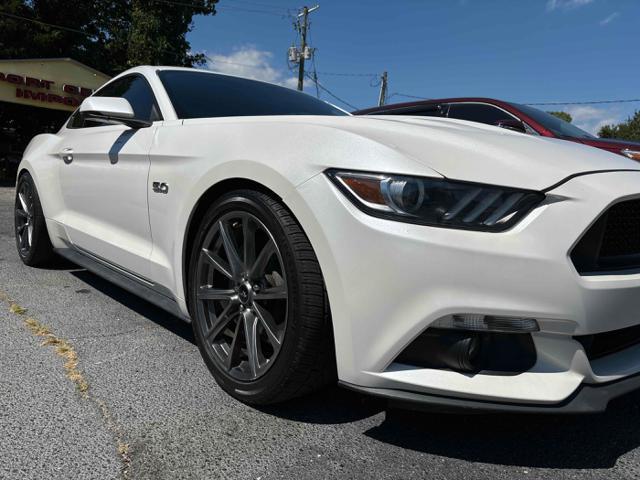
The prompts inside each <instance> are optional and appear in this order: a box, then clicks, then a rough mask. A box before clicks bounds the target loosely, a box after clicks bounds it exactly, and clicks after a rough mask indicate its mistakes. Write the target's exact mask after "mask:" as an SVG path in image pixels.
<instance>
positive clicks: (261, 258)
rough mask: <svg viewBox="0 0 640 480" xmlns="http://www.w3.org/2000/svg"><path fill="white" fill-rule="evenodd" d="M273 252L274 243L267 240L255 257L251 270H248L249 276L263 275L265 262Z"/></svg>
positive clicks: (274, 250)
mask: <svg viewBox="0 0 640 480" xmlns="http://www.w3.org/2000/svg"><path fill="white" fill-rule="evenodd" d="M275 253H276V244H275V243H274V242H273V240H269V241H268V242H267V244H266V245H265V246H264V247H263V248H262V251H261V252H260V254H259V255H258V258H256V261H255V262H254V263H253V265H252V267H251V271H250V272H249V277H250V278H260V277H263V276H264V274H265V269H266V268H267V263H268V262H269V260H270V259H271V257H272V256H273V255H274V254H275Z"/></svg>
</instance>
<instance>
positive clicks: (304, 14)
mask: <svg viewBox="0 0 640 480" xmlns="http://www.w3.org/2000/svg"><path fill="white" fill-rule="evenodd" d="M319 8H320V5H316V6H315V7H311V8H309V7H303V8H302V11H301V12H300V13H299V14H298V30H299V31H300V38H301V43H300V50H299V62H298V90H300V91H302V89H303V87H304V61H305V59H308V58H311V55H312V53H311V51H310V50H309V47H308V45H307V30H308V29H309V14H310V13H311V12H314V11H316V10H317V9H319Z"/></svg>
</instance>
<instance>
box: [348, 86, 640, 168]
mask: <svg viewBox="0 0 640 480" xmlns="http://www.w3.org/2000/svg"><path fill="white" fill-rule="evenodd" d="M353 114H354V115H417V116H427V117H447V118H458V119H461V120H469V121H472V122H480V123H486V124H489V125H496V126H499V127H503V128H508V129H510V130H516V131H519V132H522V133H529V134H533V135H542V136H544V137H554V138H561V139H563V140H570V141H572V142H579V143H584V144H586V145H591V146H592V147H596V148H601V149H603V150H607V151H609V152H613V153H618V154H620V155H625V156H627V157H629V158H632V159H634V160H640V143H638V142H631V141H627V140H616V139H610V138H598V137H595V136H593V135H591V134H590V133H587V132H585V131H584V130H581V129H580V128H578V127H576V126H575V125H572V124H571V123H569V122H565V121H564V120H562V119H560V118H558V117H556V116H554V115H551V114H549V113H547V112H543V111H542V110H539V109H537V108H534V107H531V106H529V105H520V104H517V103H511V102H504V101H502V100H494V99H492V98H443V99H438V100H422V101H419V102H408V103H396V104H392V105H383V106H380V107H373V108H367V109H365V110H358V111H355V112H353Z"/></svg>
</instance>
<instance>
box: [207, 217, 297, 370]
mask: <svg viewBox="0 0 640 480" xmlns="http://www.w3.org/2000/svg"><path fill="white" fill-rule="evenodd" d="M195 288H196V289H197V292H196V299H197V314H198V315H199V317H200V320H201V322H199V325H200V327H199V328H201V329H202V338H203V339H204V342H205V344H206V347H207V348H208V349H211V350H212V352H213V355H212V358H213V360H214V361H215V362H216V364H217V365H218V367H219V368H220V369H222V371H224V372H226V373H227V374H228V375H230V376H231V377H232V378H234V379H236V380H240V381H253V380H256V379H257V378H259V377H261V376H262V375H264V374H265V373H266V371H267V370H268V369H269V368H270V367H271V366H272V365H273V362H274V361H275V359H276V358H277V356H278V354H279V353H280V350H281V347H282V343H283V340H284V333H285V329H286V323H287V313H288V298H289V291H288V288H287V278H286V273H285V269H284V264H283V261H282V255H281V253H280V250H279V248H278V246H277V245H276V242H275V240H274V238H273V235H272V234H271V232H270V231H269V230H268V228H267V227H266V226H265V225H264V224H263V223H262V222H261V221H260V220H259V219H258V218H257V217H256V216H255V215H253V214H251V213H249V212H245V211H232V212H229V213H226V214H224V215H223V216H221V217H220V218H218V219H217V220H216V221H215V223H213V224H212V226H211V227H210V228H209V231H208V232H207V234H206V235H205V237H204V241H203V243H202V247H201V251H200V252H199V256H198V263H197V270H196V285H195Z"/></svg>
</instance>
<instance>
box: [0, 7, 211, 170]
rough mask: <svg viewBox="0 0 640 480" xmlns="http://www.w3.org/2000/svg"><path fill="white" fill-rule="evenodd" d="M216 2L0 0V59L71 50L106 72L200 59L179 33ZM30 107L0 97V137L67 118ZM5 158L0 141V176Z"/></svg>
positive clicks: (24, 135)
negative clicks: (1, 99) (2, 100)
mask: <svg viewBox="0 0 640 480" xmlns="http://www.w3.org/2000/svg"><path fill="white" fill-rule="evenodd" d="M216 3H218V0H3V2H2V6H1V7H0V58H56V57H71V58H73V59H75V60H78V61H79V62H82V63H85V64H87V65H89V66H91V67H93V68H95V69H97V70H100V71H102V72H104V73H106V74H108V75H116V74H118V73H120V72H122V71H123V70H126V69H127V68H130V67H132V66H135V65H141V64H145V65H177V66H184V67H191V66H194V65H200V64H203V63H204V62H205V57H204V55H202V54H197V53H196V54H194V53H191V51H190V49H191V46H190V45H189V42H188V41H187V39H186V35H187V33H188V32H189V31H190V30H191V28H192V25H193V22H192V20H193V16H194V15H215V13H216ZM20 17H22V18H20ZM24 19H31V20H33V21H29V20H24ZM37 110H38V112H37V113H35V114H34V111H33V109H31V108H25V107H22V106H18V105H14V104H9V103H5V104H2V103H0V122H1V123H0V143H1V144H3V145H8V144H11V146H12V148H16V147H20V146H21V147H24V146H26V144H27V142H28V141H29V140H30V139H31V138H32V137H33V136H34V135H36V134H38V133H42V132H45V131H51V130H56V129H57V128H59V127H60V126H61V125H62V122H64V119H65V118H66V117H68V114H65V113H64V112H59V111H54V110H46V109H37ZM8 138H11V140H8ZM1 146H2V145H0V147H1ZM12 155H13V156H15V152H14V153H13V154H12ZM7 162H9V163H11V164H14V163H15V162H14V161H13V160H12V159H11V158H9V154H8V153H7V152H4V151H3V149H2V148H0V176H1V175H2V172H3V171H7V168H6V164H7ZM11 174H12V173H9V174H8V175H9V176H10V175H11Z"/></svg>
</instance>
